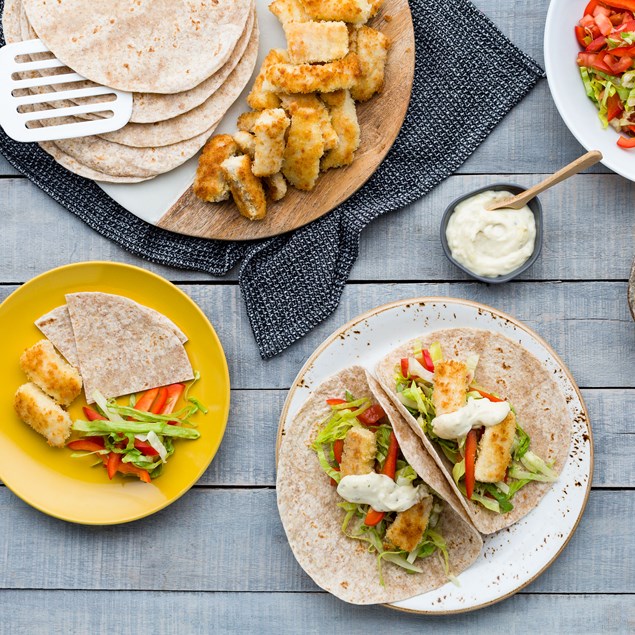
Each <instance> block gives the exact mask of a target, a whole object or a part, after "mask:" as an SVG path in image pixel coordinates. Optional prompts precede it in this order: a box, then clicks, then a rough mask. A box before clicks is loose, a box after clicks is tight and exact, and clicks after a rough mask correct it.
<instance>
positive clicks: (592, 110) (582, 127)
mask: <svg viewBox="0 0 635 635" xmlns="http://www.w3.org/2000/svg"><path fill="white" fill-rule="evenodd" d="M587 4H588V0H551V4H550V5H549V11H548V12H547V23H546V25H545V68H546V71H547V80H548V82H549V89H550V90H551V96H552V97H553V100H554V102H555V103H556V107H557V108H558V112H559V113H560V116H561V117H562V119H563V120H564V122H565V124H566V125H567V128H569V130H570V131H571V133H572V134H573V136H574V137H575V138H576V139H577V140H578V141H579V142H580V143H581V144H582V145H583V146H584V147H585V148H586V149H587V150H599V151H600V152H601V153H602V155H603V156H604V158H603V159H602V163H603V164H604V165H605V166H606V167H607V168H610V169H611V170H613V171H614V172H617V174H620V175H621V176H623V177H625V178H627V179H629V180H630V181H635V150H628V149H623V148H620V147H618V146H617V140H618V139H619V137H620V135H619V133H618V132H616V131H615V130H614V129H613V128H611V127H610V126H609V127H608V128H606V129H605V128H603V127H602V123H601V122H600V120H599V118H598V111H597V108H596V107H595V104H594V103H593V102H592V101H591V100H590V99H589V98H588V97H587V96H586V93H585V90H584V85H583V84H582V79H581V78H580V72H579V71H578V65H577V64H576V58H577V56H578V53H579V52H580V47H579V45H578V42H577V40H576V38H575V32H574V27H575V25H576V24H577V23H578V20H580V18H582V14H583V13H584V8H585V7H586V5H587Z"/></svg>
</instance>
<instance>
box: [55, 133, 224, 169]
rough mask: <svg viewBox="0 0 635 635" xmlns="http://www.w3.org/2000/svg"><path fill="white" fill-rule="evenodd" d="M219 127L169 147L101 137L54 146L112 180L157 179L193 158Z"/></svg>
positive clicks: (70, 140) (60, 141) (58, 142)
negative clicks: (142, 146)
mask: <svg viewBox="0 0 635 635" xmlns="http://www.w3.org/2000/svg"><path fill="white" fill-rule="evenodd" d="M215 129H216V125H214V126H212V127H211V128H210V129H209V130H206V131H205V132H204V133H203V134H200V135H198V136H197V137H194V138H193V139H188V140H187V141H181V142H180V143H175V144H173V145H169V146H159V147H156V148H134V147H132V146H124V145H121V144H119V143H112V142H111V141H106V140H105V139H100V138H99V137H78V138H77V139H60V140H58V141H56V142H55V145H56V146H57V147H58V148H59V149H60V150H61V151H62V152H64V153H65V154H68V155H69V156H71V157H73V158H74V159H75V160H76V161H79V162H80V163H82V164H83V165H86V166H88V167H89V168H92V169H93V170H97V171H98V172H103V173H105V174H111V175H112V176H139V177H154V176H157V175H159V174H163V173H164V172H169V171H170V170H173V169H174V168H176V167H178V166H179V165H181V164H182V163H185V161H187V160H188V159H189V158H191V157H193V156H194V155H195V154H196V153H197V152H198V151H199V150H200V149H201V148H202V147H203V146H204V145H205V142H206V141H207V140H208V139H209V137H210V136H211V135H212V134H213V133H214V130H215Z"/></svg>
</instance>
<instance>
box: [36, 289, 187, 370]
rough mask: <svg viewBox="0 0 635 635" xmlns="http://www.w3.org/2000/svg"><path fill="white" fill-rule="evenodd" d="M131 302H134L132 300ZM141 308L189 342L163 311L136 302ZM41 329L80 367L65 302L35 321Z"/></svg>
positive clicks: (181, 338) (76, 366)
mask: <svg viewBox="0 0 635 635" xmlns="http://www.w3.org/2000/svg"><path fill="white" fill-rule="evenodd" d="M130 302H134V301H133V300H130ZM134 304H136V305H137V306H138V307H139V309H140V310H141V311H143V312H145V313H147V314H148V315H149V317H150V318H151V319H152V320H154V321H155V322H156V323H157V324H158V325H159V326H161V327H162V328H166V329H168V330H170V331H172V332H173V333H174V334H175V335H176V336H177V337H178V338H179V341H180V342H181V343H182V344H185V342H187V335H185V333H183V331H182V330H181V329H180V328H179V327H178V326H177V325H176V324H174V322H172V320H170V319H169V318H167V317H165V315H163V313H159V312H158V311H155V310H154V309H151V308H150V307H147V306H144V305H143V304H138V303H137V302H134ZM35 326H37V328H38V329H40V331H42V333H43V334H44V336H45V337H46V339H48V340H49V341H50V342H51V344H53V346H55V348H56V349H57V350H58V351H59V352H60V354H61V355H63V356H64V357H65V358H66V360H67V361H68V362H69V363H70V364H72V365H73V366H75V368H79V358H78V355H77V345H76V343H75V334H74V333H73V325H72V323H71V316H70V314H69V312H68V306H67V305H66V304H63V305H61V306H58V307H56V308H54V309H53V310H52V311H49V312H48V313H46V314H45V315H42V316H41V317H39V318H38V319H37V320H36V321H35Z"/></svg>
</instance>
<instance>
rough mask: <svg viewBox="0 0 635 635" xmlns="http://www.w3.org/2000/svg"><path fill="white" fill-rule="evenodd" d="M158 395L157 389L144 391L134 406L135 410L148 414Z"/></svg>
mask: <svg viewBox="0 0 635 635" xmlns="http://www.w3.org/2000/svg"><path fill="white" fill-rule="evenodd" d="M158 394H159V389H158V388H150V390H146V391H145V392H144V393H143V395H141V397H140V399H139V401H137V403H136V404H135V406H134V407H135V410H141V411H142V412H150V408H152V404H153V403H154V400H155V399H156V397H157V395H158Z"/></svg>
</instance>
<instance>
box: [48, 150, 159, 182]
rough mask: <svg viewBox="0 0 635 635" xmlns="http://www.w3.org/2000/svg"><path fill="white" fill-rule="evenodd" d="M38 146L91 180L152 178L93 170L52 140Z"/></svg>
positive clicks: (130, 180)
mask: <svg viewBox="0 0 635 635" xmlns="http://www.w3.org/2000/svg"><path fill="white" fill-rule="evenodd" d="M39 146H40V148H42V150H44V151H45V152H47V153H48V154H50V155H51V156H52V157H53V158H54V159H55V160H56V161H57V162H58V163H59V164H60V165H61V166H62V167H65V168H66V169H67V170H69V171H70V172H73V173H74V174H77V175H79V176H83V177H84V178H86V179H91V180H93V181H103V182H106V183H140V182H141V181H147V180H148V179H149V178H152V177H143V176H112V175H111V174H106V173H104V172H98V171H97V170H93V169H92V168H89V167H88V166H87V165H84V164H83V163H80V162H79V161H77V159H74V158H73V157H71V156H69V155H68V154H65V153H64V152H62V151H61V150H60V149H59V148H58V147H57V146H56V145H55V143H54V142H53V141H40V142H39Z"/></svg>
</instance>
